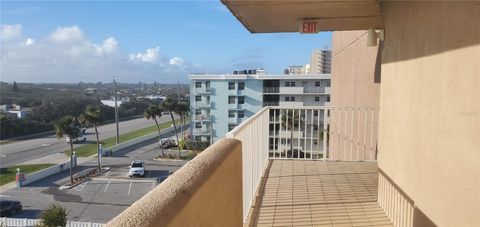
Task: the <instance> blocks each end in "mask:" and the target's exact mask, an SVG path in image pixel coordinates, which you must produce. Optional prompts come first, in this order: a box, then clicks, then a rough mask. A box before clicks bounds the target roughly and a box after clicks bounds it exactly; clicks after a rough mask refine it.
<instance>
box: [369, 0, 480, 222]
mask: <svg viewBox="0 0 480 227" xmlns="http://www.w3.org/2000/svg"><path fill="white" fill-rule="evenodd" d="M383 14H384V19H385V42H384V49H383V52H382V72H381V74H382V85H381V101H380V117H379V120H380V123H379V130H380V132H379V156H378V164H379V168H380V169H381V170H382V171H383V172H385V174H386V175H387V176H388V177H389V178H390V179H391V180H392V181H393V182H394V183H395V184H396V185H398V187H399V188H400V189H401V190H402V191H403V192H404V193H405V194H406V195H407V196H408V197H410V198H411V199H412V200H413V201H414V205H415V214H414V218H413V226H428V225H427V224H426V223H430V225H437V226H480V215H478V214H479V211H480V25H479V21H480V2H478V1H476V2H474V1H471V2H433V1H432V2H384V3H383Z"/></svg>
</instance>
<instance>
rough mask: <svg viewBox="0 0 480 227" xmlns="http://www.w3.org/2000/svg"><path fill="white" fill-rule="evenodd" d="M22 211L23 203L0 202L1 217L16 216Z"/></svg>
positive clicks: (3, 200)
mask: <svg viewBox="0 0 480 227" xmlns="http://www.w3.org/2000/svg"><path fill="white" fill-rule="evenodd" d="M20 211H22V203H20V201H16V200H6V199H1V200H0V216H2V217H5V216H15V215H16V214H17V213H19V212H20Z"/></svg>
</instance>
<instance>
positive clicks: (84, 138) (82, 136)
mask: <svg viewBox="0 0 480 227" xmlns="http://www.w3.org/2000/svg"><path fill="white" fill-rule="evenodd" d="M72 141H73V143H78V142H85V141H87V137H86V136H84V135H81V136H79V137H77V138H75V139H73V140H72ZM65 142H67V143H70V137H68V136H67V138H66V139H65Z"/></svg>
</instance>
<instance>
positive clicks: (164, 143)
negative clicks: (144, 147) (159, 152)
mask: <svg viewBox="0 0 480 227" xmlns="http://www.w3.org/2000/svg"><path fill="white" fill-rule="evenodd" d="M159 143H160V146H161V147H162V148H170V147H174V146H175V145H176V143H175V140H173V139H169V138H162V139H160V141H159Z"/></svg>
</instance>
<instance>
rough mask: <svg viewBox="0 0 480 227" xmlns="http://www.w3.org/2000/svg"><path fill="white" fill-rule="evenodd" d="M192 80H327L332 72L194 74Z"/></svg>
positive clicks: (191, 76)
mask: <svg viewBox="0 0 480 227" xmlns="http://www.w3.org/2000/svg"><path fill="white" fill-rule="evenodd" d="M190 79H191V80H246V79H257V80H282V79H283V80H322V79H323V80H325V79H330V74H262V75H245V74H243V75H233V74H203V75H198V74H192V75H190Z"/></svg>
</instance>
